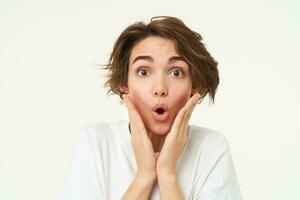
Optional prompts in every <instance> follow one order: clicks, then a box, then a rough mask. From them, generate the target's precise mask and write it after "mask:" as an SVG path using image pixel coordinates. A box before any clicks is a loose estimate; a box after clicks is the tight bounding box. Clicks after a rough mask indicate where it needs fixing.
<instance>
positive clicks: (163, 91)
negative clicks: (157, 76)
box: [153, 80, 168, 96]
mask: <svg viewBox="0 0 300 200" xmlns="http://www.w3.org/2000/svg"><path fill="white" fill-rule="evenodd" d="M153 94H154V96H166V95H167V94H168V89H167V87H166V84H165V83H164V80H159V81H156V82H155V83H154V89H153Z"/></svg>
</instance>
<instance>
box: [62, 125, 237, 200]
mask: <svg viewBox="0 0 300 200" xmlns="http://www.w3.org/2000/svg"><path fill="white" fill-rule="evenodd" d="M136 171H137V167H136V160H135V154H134V150H133V148H132V145H131V134H130V131H129V121H128V120H121V121H114V122H110V123H93V124H89V125H87V126H85V127H84V128H83V129H82V130H81V131H80V132H79V134H78V135H77V139H76V145H75V149H74V152H73V158H72V162H71V165H70V169H69V172H68V174H67V177H66V180H65V186H64V189H63V191H62V192H61V193H60V200H120V199H121V198H122V196H123V195H124V194H125V193H126V191H127V189H128V187H129V186H130V184H131V182H132V181H133V179H134V177H135V175H136ZM177 179H178V181H179V186H180V189H181V191H182V193H183V195H184V197H185V199H187V200H199V199H201V200H225V199H226V200H241V199H242V195H241V191H240V187H239V184H238V179H237V176H236V172H235V168H234V163H233V160H232V155H231V152H230V148H229V144H228V142H227V140H226V138H225V136H224V135H223V134H222V133H220V132H217V131H215V130H211V129H207V128H203V127H199V126H195V125H189V128H188V140H187V142H186V145H185V148H184V150H183V152H182V154H181V156H180V157H179V160H178V162H177ZM149 199H151V200H158V199H160V196H159V187H158V183H157V181H156V183H155V185H154V186H153V189H152V192H151V194H150V196H149Z"/></svg>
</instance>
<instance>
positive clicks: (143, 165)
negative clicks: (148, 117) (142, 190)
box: [122, 94, 156, 178]
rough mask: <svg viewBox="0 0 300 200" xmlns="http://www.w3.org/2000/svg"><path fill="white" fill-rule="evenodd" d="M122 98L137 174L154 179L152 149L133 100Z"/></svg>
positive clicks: (125, 96)
mask: <svg viewBox="0 0 300 200" xmlns="http://www.w3.org/2000/svg"><path fill="white" fill-rule="evenodd" d="M122 97H123V99H124V102H125V104H126V106H127V109H128V114H129V119H130V132H131V144H132V146H133V150H134V153H135V158H136V162H137V173H138V175H141V176H147V177H149V178H152V177H155V178H156V158H155V154H154V149H153V146H152V142H151V140H150V138H149V137H148V133H147V130H146V128H145V126H144V123H143V121H142V118H141V117H140V115H139V113H138V111H137V110H136V108H135V105H134V102H133V100H131V98H130V97H129V96H128V95H126V94H124V95H122Z"/></svg>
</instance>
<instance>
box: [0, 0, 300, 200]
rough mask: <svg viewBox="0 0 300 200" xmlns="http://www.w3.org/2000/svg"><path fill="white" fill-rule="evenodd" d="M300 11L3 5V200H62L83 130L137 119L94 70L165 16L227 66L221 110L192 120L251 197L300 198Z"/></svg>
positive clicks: (276, 5)
mask: <svg viewBox="0 0 300 200" xmlns="http://www.w3.org/2000/svg"><path fill="white" fill-rule="evenodd" d="M298 13H299V3H297V1H281V3H280V2H279V1H267V0H263V1H261V0H260V1H258V0H256V1H247V2H241V1H223V2H221V1H220V2H215V1H209V2H208V1H178V2H175V1H156V0H155V1H139V0H137V1H122V2H121V1H120V2H116V1H110V2H108V1H96V0H94V1H91V0H84V1H83V0H82V1H71V0H69V1H66V0H59V1H58V0H57V1H53V0H51V1H50V0H49V1H22V0H19V1H17V0H14V1H9V0H6V1H5V0H1V1H0V123H1V124H0V199H1V200H21V199H22V200H23V199H25V200H40V199H43V200H53V199H57V197H58V194H59V192H60V191H61V189H62V187H63V184H64V178H65V175H66V172H67V170H68V167H69V162H70V159H71V154H72V147H73V142H74V136H75V134H76V133H77V132H78V130H79V129H80V128H81V127H82V126H84V125H87V124H89V123H92V122H108V121H115V120H119V119H127V118H128V116H127V111H126V109H125V108H124V107H123V106H121V105H120V103H119V100H120V99H119V97H117V96H107V95H106V92H107V89H105V88H104V87H103V83H104V80H105V75H106V72H104V71H101V70H98V69H97V67H98V66H97V64H104V63H106V61H107V59H108V55H109V54H110V52H111V50H112V46H113V44H114V42H115V40H116V39H117V37H118V36H119V34H120V33H121V31H123V30H124V29H125V28H126V27H127V26H128V25H130V24H132V23H134V22H136V21H144V22H146V23H148V22H149V21H150V18H151V17H153V16H157V15H171V16H176V17H178V18H180V19H182V20H183V21H184V22H185V24H186V25H188V26H189V27H190V28H191V29H193V30H195V31H197V32H199V33H200V34H201V35H202V36H203V38H204V43H205V44H206V46H207V48H208V50H209V51H210V52H211V54H212V55H213V56H214V57H215V59H216V60H217V61H218V62H219V66H218V67H219V71H220V85H219V87H218V91H217V94H216V102H215V104H214V105H213V104H209V103H208V101H205V102H204V103H203V104H202V105H198V107H197V108H196V109H195V110H194V112H193V115H192V118H191V123H192V124H195V125H199V126H204V127H207V128H211V129H215V130H218V131H221V132H222V133H223V134H224V135H225V136H226V138H227V139H228V141H229V143H230V148H231V151H232V154H233V159H234V164H235V167H236V171H237V175H238V179H239V182H240V187H241V190H242V193H243V196H244V199H255V200H282V199H289V200H296V199H300V190H299V179H300V174H299V169H300V145H299V139H300V137H299V134H300V128H299V124H300V123H299V122H300V115H299V112H300V103H299V102H300V95H299V91H300V90H299V86H300V81H299V79H298V78H299V75H300V73H299V72H300V70H299V67H300V62H299V58H298V57H299V53H300V40H299V35H300V31H299V29H300V28H299V24H298V23H299V19H300V17H299V14H298ZM206 99H207V100H208V98H206Z"/></svg>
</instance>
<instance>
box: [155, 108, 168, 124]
mask: <svg viewBox="0 0 300 200" xmlns="http://www.w3.org/2000/svg"><path fill="white" fill-rule="evenodd" d="M153 117H154V119H155V120H156V121H157V122H165V121H167V120H168V118H169V112H167V111H166V110H165V109H163V108H157V109H156V110H154V112H153Z"/></svg>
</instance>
